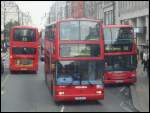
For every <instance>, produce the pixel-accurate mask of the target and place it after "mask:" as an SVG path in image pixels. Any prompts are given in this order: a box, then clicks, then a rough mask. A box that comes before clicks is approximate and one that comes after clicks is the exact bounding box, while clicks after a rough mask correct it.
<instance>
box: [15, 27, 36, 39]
mask: <svg viewBox="0 0 150 113" xmlns="http://www.w3.org/2000/svg"><path fill="white" fill-rule="evenodd" d="M13 40H14V41H21V42H34V41H36V35H35V30H33V29H15V32H14V39H13Z"/></svg>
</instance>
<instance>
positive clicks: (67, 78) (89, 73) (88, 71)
mask: <svg viewBox="0 0 150 113" xmlns="http://www.w3.org/2000/svg"><path fill="white" fill-rule="evenodd" d="M56 67H57V84H59V85H60V84H64V85H65V84H73V85H79V84H80V83H81V84H102V81H101V77H102V76H101V72H102V71H103V70H102V68H100V67H102V65H101V63H100V61H60V62H58V63H57V66H56ZM100 69H101V70H100Z"/></svg>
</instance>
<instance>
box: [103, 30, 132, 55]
mask: <svg viewBox="0 0 150 113" xmlns="http://www.w3.org/2000/svg"><path fill="white" fill-rule="evenodd" d="M104 42H105V52H117V51H131V49H132V44H133V29H132V28H105V29H104Z"/></svg>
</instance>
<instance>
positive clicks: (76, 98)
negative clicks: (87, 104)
mask: <svg viewBox="0 0 150 113" xmlns="http://www.w3.org/2000/svg"><path fill="white" fill-rule="evenodd" d="M75 100H86V97H75Z"/></svg>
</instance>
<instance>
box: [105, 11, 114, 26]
mask: <svg viewBox="0 0 150 113" xmlns="http://www.w3.org/2000/svg"><path fill="white" fill-rule="evenodd" d="M104 19H105V20H104V21H105V24H106V25H110V24H114V14H113V10H110V11H107V12H104Z"/></svg>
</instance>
